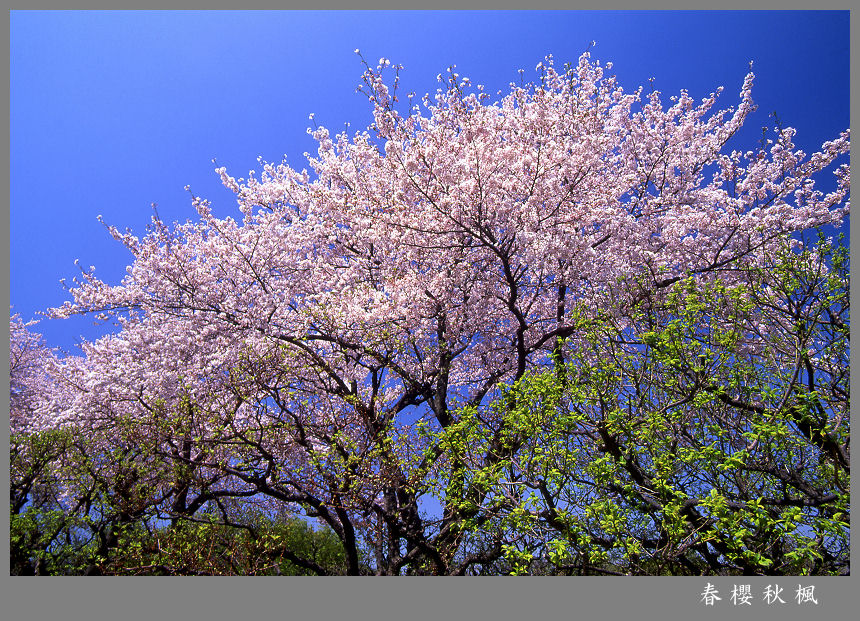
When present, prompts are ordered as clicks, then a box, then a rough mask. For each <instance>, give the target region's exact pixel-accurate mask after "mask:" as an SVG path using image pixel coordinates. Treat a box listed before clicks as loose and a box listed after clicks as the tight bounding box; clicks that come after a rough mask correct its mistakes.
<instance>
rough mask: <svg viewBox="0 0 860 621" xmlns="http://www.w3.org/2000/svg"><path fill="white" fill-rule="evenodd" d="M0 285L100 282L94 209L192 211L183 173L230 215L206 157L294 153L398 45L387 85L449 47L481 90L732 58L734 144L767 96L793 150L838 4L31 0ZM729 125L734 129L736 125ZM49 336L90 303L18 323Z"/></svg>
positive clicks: (814, 136)
mask: <svg viewBox="0 0 860 621" xmlns="http://www.w3.org/2000/svg"><path fill="white" fill-rule="evenodd" d="M10 34H11V40H10V58H11V60H10V71H11V76H10V86H11V95H10V128H11V144H10V156H11V157H10V159H11V170H10V172H11V188H10V223H11V232H10V258H11V273H10V298H11V303H12V305H13V307H14V309H13V310H14V312H18V313H20V314H21V315H22V316H23V317H24V318H31V317H34V316H36V314H37V312H38V311H40V310H44V309H46V308H48V307H51V306H58V305H60V304H62V303H63V301H65V300H66V299H69V296H68V294H67V293H66V292H65V291H64V290H63V289H62V287H61V285H60V284H59V281H60V279H61V278H66V279H68V280H69V281H70V280H71V278H72V277H73V276H75V275H76V274H77V273H78V271H77V268H76V267H75V266H74V261H75V259H79V260H80V262H81V264H82V265H84V266H89V265H95V266H96V270H97V274H98V275H100V276H101V278H103V279H104V280H106V281H107V282H109V283H117V282H119V280H120V279H121V278H122V276H123V275H124V273H125V267H126V266H127V265H128V264H129V261H130V259H131V255H129V254H128V253H127V251H126V250H125V249H124V248H123V247H122V246H121V245H119V244H118V243H117V242H115V241H114V240H113V239H112V238H111V237H110V236H109V235H108V233H107V231H106V230H105V229H104V228H103V227H102V226H101V225H100V224H99V222H98V221H97V216H98V215H99V214H101V215H103V216H104V220H105V222H107V223H109V224H113V225H115V226H117V227H118V228H120V229H123V228H125V227H130V228H131V229H132V230H134V231H135V232H138V233H143V232H144V229H145V226H146V224H147V223H148V222H149V218H150V216H151V214H152V210H151V207H150V204H151V203H157V204H158V211H159V213H160V215H161V217H162V218H163V219H165V220H167V221H174V220H182V221H184V220H186V219H189V218H191V219H193V218H195V216H196V213H195V212H194V210H193V209H192V208H191V205H190V200H189V195H188V193H187V192H186V191H185V190H184V189H183V188H184V186H186V185H190V186H191V189H192V191H193V192H194V193H195V194H197V195H200V196H203V197H205V198H208V199H210V200H212V201H213V203H214V211H215V212H216V214H218V215H222V216H223V215H236V214H238V211H237V210H236V208H235V201H234V199H233V195H232V194H231V193H229V192H228V191H227V190H225V189H223V188H222V187H221V185H220V182H219V180H218V177H217V175H215V173H214V172H213V169H214V167H215V166H214V165H213V164H212V160H213V158H214V159H216V160H217V162H218V165H224V166H226V167H227V169H228V172H229V173H231V174H232V175H234V176H237V177H239V176H243V177H244V176H247V172H248V171H249V170H251V169H258V168H259V165H258V163H257V157H258V156H261V157H262V158H263V159H265V160H267V161H276V162H279V161H281V159H282V157H283V156H284V155H286V156H287V159H288V162H289V163H290V164H291V165H292V166H294V167H296V168H299V169H301V168H303V167H304V165H305V160H304V157H303V155H302V154H303V153H304V152H306V151H310V152H313V151H314V150H315V144H314V143H313V141H312V140H311V138H310V137H309V136H308V135H307V133H306V129H307V127H308V125H309V124H310V121H309V120H308V115H309V114H310V113H314V114H315V121H316V122H317V123H319V124H320V125H325V126H327V127H329V128H330V129H332V130H340V129H342V128H343V127H344V124H345V123H347V122H349V123H350V124H351V130H357V129H360V128H363V127H365V126H366V125H367V123H368V122H369V118H370V108H369V106H368V103H367V101H366V99H365V98H364V97H363V96H362V95H361V94H358V93H356V92H355V88H356V86H357V85H358V84H359V82H360V76H361V72H362V65H361V63H360V60H359V59H358V57H357V56H356V55H355V54H354V53H353V50H354V49H355V48H359V49H361V51H362V54H363V55H364V57H365V58H366V59H367V60H368V61H369V62H372V63H375V62H376V61H377V60H378V59H379V58H380V57H383V56H384V57H386V58H389V59H391V60H392V61H393V62H396V63H400V64H403V65H405V70H404V72H403V73H402V84H403V88H404V92H408V91H415V92H416V93H418V94H419V95H421V94H423V93H425V92H428V91H430V92H432V91H435V89H436V86H437V85H436V75H437V74H439V73H444V71H445V69H446V68H447V67H448V66H450V65H452V64H456V65H457V67H458V71H459V73H460V74H461V75H465V76H468V77H469V78H471V80H472V82H473V83H475V84H484V85H486V86H487V90H488V91H490V92H495V91H496V90H499V89H502V90H505V89H507V85H508V84H509V83H510V82H511V81H518V79H519V76H518V73H517V70H518V69H524V70H525V77H526V79H527V80H530V79H532V78H534V76H535V73H534V67H535V65H536V64H537V63H538V62H539V61H540V60H542V59H543V58H544V56H546V55H547V54H552V55H553V56H554V57H555V59H556V61H557V62H559V63H563V62H565V61H575V60H576V59H577V58H578V57H579V55H580V54H581V53H582V52H583V51H584V50H585V49H586V48H587V46H588V44H589V43H590V42H591V41H592V40H594V41H596V42H597V44H596V46H595V47H594V48H593V49H592V55H593V57H595V58H598V59H600V60H601V63H604V62H606V61H612V62H613V64H614V67H613V72H614V73H615V74H616V75H617V76H618V78H619V81H620V83H621V85H622V86H623V87H624V89H625V90H626V91H632V90H635V89H636V87H638V86H639V85H641V84H646V85H647V83H648V80H649V78H652V77H653V78H655V82H654V85H655V88H657V89H659V90H660V91H662V92H663V93H665V95H666V97H667V98H668V96H669V95H671V94H677V92H678V91H679V90H680V89H682V88H686V89H687V90H689V91H690V93H691V94H692V95H693V96H694V97H697V98H700V97H704V96H706V95H707V94H709V93H710V92H712V91H713V90H714V89H715V88H716V87H718V86H721V85H722V86H725V92H724V93H723V96H722V98H721V105H722V106H729V105H735V104H736V103H737V93H738V91H739V90H740V87H741V84H742V82H743V77H744V75H745V74H746V72H747V70H748V66H749V61H750V60H752V61H754V66H753V70H754V72H755V73H756V75H757V79H756V86H755V89H754V91H753V97H754V99H755V101H756V103H757V104H758V105H759V110H758V112H757V113H756V115H755V116H754V117H753V118H752V119H751V120H750V121H748V124H747V126H746V127H745V129H744V133H743V134H742V135H741V136H739V140H740V144H745V145H746V146H752V145H754V144H755V143H756V142H757V140H758V138H759V136H760V132H761V128H762V126H764V125H769V124H772V121H771V119H769V118H768V114H769V113H770V112H773V111H776V112H777V113H778V115H779V118H780V120H781V122H782V124H783V125H786V126H792V127H796V128H797V129H798V135H797V143H798V145H799V146H801V147H802V148H804V149H805V150H806V151H807V152H810V151H812V150H814V149H816V148H817V147H819V146H820V145H821V143H822V142H824V141H825V140H830V139H833V138H835V137H836V136H837V135H838V133H839V132H840V131H842V130H844V129H845V128H847V127H848V126H849V18H848V12H847V11H841V12H812V13H810V12H769V11H764V12H758V11H748V12H708V11H696V12H597V11H587V12H577V11H571V12H481V11H468V12H466V11H464V12H433V11H408V12H407V11H403V12H376V11H367V12H346V11H331V12H305V11H303V12H263V11H253V12H194V11H170V12H136V11H120V12H99V11H82V12H71V11H69V12H40V11H13V12H12V14H11V18H10ZM744 141H745V142H744ZM37 329H38V330H39V331H40V332H42V333H43V334H44V335H45V336H46V338H47V340H48V342H49V343H50V344H51V345H53V346H59V347H62V348H64V349H66V350H73V349H74V344H75V343H76V342H78V341H79V340H80V338H81V337H82V336H83V337H85V338H88V339H89V338H94V337H96V336H97V335H98V334H100V329H98V328H95V327H93V326H92V322H91V320H89V319H80V320H67V321H48V320H43V321H42V322H41V323H40V325H39V326H38V328H37Z"/></svg>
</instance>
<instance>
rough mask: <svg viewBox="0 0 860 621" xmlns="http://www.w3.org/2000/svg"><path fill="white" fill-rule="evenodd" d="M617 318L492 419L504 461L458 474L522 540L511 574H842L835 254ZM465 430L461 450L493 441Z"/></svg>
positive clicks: (599, 326) (511, 556)
mask: <svg viewBox="0 0 860 621" xmlns="http://www.w3.org/2000/svg"><path fill="white" fill-rule="evenodd" d="M631 311H632V312H631V313H630V314H629V316H628V317H627V318H625V320H624V321H623V322H619V321H617V320H615V319H613V320H602V319H598V320H596V321H595V320H591V321H588V322H587V324H585V325H583V326H582V327H581V331H582V332H583V333H584V334H585V335H586V339H587V344H583V345H581V346H580V347H578V348H577V350H576V351H575V352H573V353H572V354H571V355H570V360H569V361H568V362H567V363H566V364H564V365H563V366H560V367H559V368H557V369H546V370H542V371H535V372H534V373H531V374H527V375H525V376H524V377H523V378H521V379H520V380H519V381H518V382H516V383H515V384H514V385H512V386H511V387H510V388H509V389H508V390H506V391H505V392H504V393H503V395H502V396H501V398H500V399H499V400H498V401H496V402H495V404H494V405H495V407H496V408H497V409H498V410H499V411H500V412H501V413H502V415H503V416H504V417H505V419H506V424H505V427H504V428H505V429H506V431H507V433H508V434H509V437H510V438H513V439H512V440H509V441H514V442H516V443H517V444H518V446H519V449H518V451H517V452H516V453H515V454H511V455H510V456H509V457H508V458H506V459H504V460H501V461H499V462H498V465H497V464H493V466H492V467H490V468H488V467H486V466H484V467H482V466H481V465H480V464H478V463H476V464H474V465H473V466H472V467H471V469H470V470H469V472H468V473H464V475H465V476H469V477H471V479H472V480H473V481H480V485H481V486H483V488H484V489H486V490H487V495H488V496H489V497H492V498H496V499H499V500H498V501H495V503H496V505H497V506H500V507H504V511H503V515H502V517H501V520H502V521H504V522H506V523H508V525H509V528H510V529H511V530H512V531H513V532H516V533H518V534H519V535H520V539H519V540H518V541H517V542H515V543H511V544H508V545H507V547H506V548H505V558H506V559H507V561H508V564H509V566H510V570H511V571H513V572H515V573H538V572H551V573H576V574H587V573H609V574H612V573H625V574H631V573H632V574H673V575H677V574H693V575H700V574H745V575H752V574H768V575H770V574H775V575H796V574H818V575H820V574H842V573H847V572H848V567H849V546H848V544H849V535H848V532H849V518H850V506H849V492H850V485H849V473H850V452H849V438H850V435H849V430H850V420H849V418H850V417H849V398H848V395H849V387H848V379H849V377H848V368H849V367H848V342H849V340H848V339H849V335H848V321H847V320H848V317H847V315H848V259H847V249H846V248H845V247H844V246H835V247H834V246H833V245H832V244H831V243H830V242H826V241H821V242H820V243H819V244H818V245H817V246H816V247H814V248H808V249H805V250H803V251H802V252H791V251H789V250H788V248H786V249H784V250H783V252H781V253H779V254H778V255H776V256H775V257H773V258H772V259H771V260H770V261H769V262H768V263H767V264H766V265H764V266H762V267H757V268H750V269H748V270H746V273H745V279H744V280H743V281H741V282H739V283H738V284H737V285H735V286H732V287H726V286H725V285H724V284H723V283H720V282H715V283H711V284H708V285H704V286H703V285H702V284H701V283H696V282H695V281H694V280H692V279H687V280H683V281H679V282H678V283H676V284H675V285H674V286H673V287H672V290H671V292H670V293H669V295H668V296H666V298H665V299H664V300H662V301H660V302H659V303H656V304H652V303H650V302H648V301H643V302H640V303H639V304H637V305H636V306H635V307H634V308H632V309H631ZM478 417H479V413H478V412H477V411H471V412H464V413H463V420H467V419H473V422H472V423H470V424H469V425H467V426H464V427H463V428H464V429H468V432H467V433H465V434H460V435H458V436H457V439H456V441H457V442H458V443H459V444H460V445H461V446H463V447H464V450H465V447H472V450H474V447H483V446H486V445H487V444H488V443H489V442H491V441H492V439H493V433H494V432H493V430H492V429H491V428H487V427H486V426H484V425H482V424H481V423H480V422H478V420H477V419H478ZM450 435H451V432H449V431H448V430H445V431H444V432H442V433H441V434H440V437H442V436H449V437H450ZM479 450H480V449H479Z"/></svg>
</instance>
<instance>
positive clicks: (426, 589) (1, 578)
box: [0, 0, 860, 621]
mask: <svg viewBox="0 0 860 621" xmlns="http://www.w3.org/2000/svg"><path fill="white" fill-rule="evenodd" d="M15 4H16V5H17V6H14V7H6V8H9V9H10V10H12V9H24V8H25V2H24V1H23V0H19V1H18V2H16V3H15ZM36 4H37V6H32V4H31V3H26V8H27V9H33V8H39V9H42V8H45V9H48V8H61V7H60V6H51V5H57V4H59V3H57V2H54V1H50V2H44V1H43V2H38V3H36ZM79 4H84V5H85V7H76V8H92V9H109V8H113V9H116V8H120V7H117V6H116V4H117V3H106V2H98V1H95V2H93V1H87V2H84V3H79ZM135 4H136V6H131V7H129V8H154V9H171V8H176V7H172V6H166V5H167V3H163V2H154V3H149V2H147V3H146V4H149V5H150V6H147V7H140V4H141V3H135ZM182 4H183V7H182V8H207V9H211V8H217V7H213V6H212V4H216V3H212V2H209V3H201V2H199V0H192V1H191V2H188V1H186V2H183V3H182ZM217 4H223V3H217ZM254 4H255V5H257V6H255V8H277V9H283V8H301V9H308V8H314V9H320V8H324V9H337V8H370V9H399V8H404V7H403V6H402V5H403V4H404V3H402V2H393V1H392V0H370V1H365V2H363V3H362V4H363V5H364V6H361V7H351V6H349V5H347V4H346V3H345V2H343V0H335V2H331V1H326V2H313V1H309V0H301V1H300V2H296V1H295V0H291V2H290V3H289V5H290V6H288V7H285V6H283V5H281V4H280V3H272V2H255V3H254ZM408 4H410V5H412V6H409V7H407V8H422V7H421V6H420V5H416V0H412V1H411V2H410V3H408ZM467 4H468V5H469V6H467V7H464V6H463V3H462V2H458V3H454V2H449V1H444V0H442V1H437V2H434V3H433V8H434V9H462V8H469V9H503V8H504V9H512V8H513V9H516V8H522V6H519V7H518V6H516V4H518V3H513V2H511V1H510V0H507V1H503V2H493V3H489V2H487V1H486V0H477V1H474V0H473V1H471V2H468V3H467ZM657 4H659V5H660V8H668V9H690V8H691V7H690V3H689V2H679V1H677V0H658V2H657ZM697 4H698V6H702V8H704V6H703V5H702V4H701V3H697ZM725 4H730V6H722V7H719V8H720V9H734V10H737V9H750V8H755V9H765V8H780V9H786V8H813V7H809V6H807V7H797V6H790V7H786V6H785V3H781V4H776V3H774V2H772V0H764V2H760V1H756V2H755V5H756V6H754V7H750V6H749V3H748V2H747V3H741V2H731V3H725ZM761 4H765V6H761ZM791 4H792V5H794V4H795V3H791ZM828 4H831V3H828ZM832 4H833V6H827V7H820V6H818V7H814V8H816V9H821V8H827V9H841V10H850V9H851V8H852V7H851V3H847V2H838V3H832ZM189 5H190V6H189ZM261 5H263V6H261ZM266 5H268V6H266ZM338 5H346V6H338ZM538 5H540V6H534V5H530V6H529V8H532V9H536V8H541V9H545V8H546V9H574V8H577V9H578V8H588V7H579V6H571V5H570V4H569V3H561V2H559V1H558V0H551V1H550V2H539V3H538ZM619 5H620V6H619ZM649 5H651V6H649V7H647V8H649V9H653V8H655V7H654V6H653V5H654V3H653V2H652V3H649ZM732 5H733V6H732ZM234 6H235V5H234ZM65 8H68V7H65ZM225 8H226V7H225ZM423 8H428V7H427V6H426V5H425V7H423ZM600 8H601V9H622V8H624V9H629V8H636V9H641V8H643V7H641V6H640V5H637V4H636V3H634V2H631V1H630V0H625V1H623V2H611V3H609V6H602V7H600ZM708 8H709V9H711V8H713V7H708ZM858 15H860V13H858V12H857V11H853V12H852V14H851V16H850V23H851V30H852V31H853V32H857V27H858V19H860V17H858ZM5 19H6V24H7V27H6V33H7V34H8V32H9V14H8V13H6V16H5ZM7 49H8V48H7ZM851 60H852V64H853V66H854V67H856V66H857V46H856V45H855V44H853V42H852V45H851ZM4 71H8V65H5V66H4ZM855 73H856V70H855V71H853V72H852V80H851V86H852V88H851V92H852V98H853V99H852V101H853V105H852V109H851V111H852V118H854V116H855V115H854V111H855V109H856V105H857V95H856V90H855V87H856V80H855V79H854V78H855V75H854V74H855ZM7 78H8V74H7ZM5 84H7V85H8V84H9V81H8V79H7V80H6V81H5ZM8 102H9V100H8V99H7V100H6V105H7V106H8ZM7 110H8V107H7ZM5 129H7V130H8V125H7V126H6V128H5ZM6 140H7V145H8V134H6ZM8 154H9V151H8V149H7V150H5V151H4V152H3V154H2V157H3V159H4V160H6V158H7V157H8ZM856 159H857V158H856V157H852V164H856ZM5 164H6V165H4V166H2V167H0V175H2V177H0V181H2V182H3V183H4V187H6V188H8V187H9V185H8V184H9V166H8V161H5ZM7 196H8V195H7ZM5 203H6V205H7V208H8V199H7V200H6V201H5ZM8 214H9V211H8V210H7V211H6V217H5V218H4V219H3V220H2V226H0V235H2V237H0V239H2V242H3V245H4V246H5V247H6V248H8V247H9V239H10V238H9V236H10V231H9V219H8ZM854 229H855V227H854V226H851V227H850V231H851V233H854ZM856 254H857V253H856V252H855V250H854V248H852V250H851V257H852V260H856V259H857V257H856ZM8 261H9V255H8V254H3V256H2V264H3V266H4V270H3V280H4V282H3V286H2V287H0V296H2V297H0V301H2V304H3V305H5V307H6V308H8V307H9V286H8V274H9V265H8ZM851 297H852V298H855V297H856V294H855V293H854V292H853V291H852V295H851ZM854 301H855V302H856V300H854ZM854 332H855V330H854V329H853V328H852V333H854ZM855 337H856V335H855ZM0 341H2V343H0V345H2V347H3V350H2V353H0V375H5V376H8V366H7V365H8V362H7V360H8V356H7V355H6V353H7V348H8V341H7V340H5V339H2V340H0ZM854 360H855V357H854V356H852V366H853V363H854ZM858 381H860V380H858V379H857V378H856V377H855V378H854V379H853V380H852V384H856V382H858ZM853 388H854V392H855V393H856V391H857V386H856V385H855V386H853ZM0 409H2V411H3V417H2V421H3V424H0V441H3V442H8V437H9V436H8V434H9V427H8V425H7V424H6V422H5V421H7V420H8V403H7V402H5V401H2V404H0ZM852 418H856V417H855V416H854V414H853V412H852ZM856 422H857V421H856V420H855V423H856ZM7 459H8V458H6V457H5V456H4V458H3V460H2V474H3V476H0V489H2V490H3V495H4V497H5V495H6V491H7V486H8V482H7V480H8V479H7V477H6V476H5V475H7V474H8V468H9V465H8V461H7ZM855 496H856V495H855ZM856 503H857V501H856V497H855V498H853V499H852V507H853V509H854V512H855V513H856V509H857V506H856ZM2 505H3V506H2V519H3V521H4V523H6V524H8V513H7V512H8V505H6V503H5V502H4V503H2ZM8 546H9V541H8V538H7V537H6V536H5V535H4V536H2V537H0V557H2V558H5V556H6V555H8ZM3 571H4V572H5V570H3ZM708 584H712V585H714V588H716V589H717V590H718V591H719V596H720V597H722V598H723V599H722V600H721V601H719V602H717V605H715V606H705V605H704V603H703V602H702V601H701V597H702V593H703V591H704V590H705V588H706V586H707V585H708ZM746 584H748V585H750V587H751V592H752V594H753V605H752V606H734V605H733V604H732V603H731V593H732V588H733V587H734V586H735V585H738V586H739V585H746ZM768 584H775V585H779V586H780V587H781V588H782V589H783V592H782V598H783V599H784V600H785V601H786V603H785V604H775V605H772V606H767V605H766V604H765V603H764V602H763V601H762V599H761V598H762V595H761V594H762V592H763V591H764V589H765V588H766V586H767V585H768ZM799 585H802V586H812V585H814V586H815V596H816V598H817V600H818V602H819V603H818V605H811V604H803V605H799V604H797V602H796V600H795V599H794V592H795V590H796V589H797V587H798V586H799ZM858 586H860V584H858V578H857V575H854V576H849V577H813V578H808V579H804V578H782V577H781V578H773V579H768V578H760V577H748V578H722V577H716V578H715V577H710V578H708V577H705V578H688V577H660V578H658V577H636V578H616V577H602V578H598V577H580V578H574V579H572V578H553V577H541V578H534V577H532V578H517V579H515V578H508V577H497V578H459V579H458V578H424V579H421V580H416V579H409V578H390V579H384V580H375V579H373V578H351V579H348V578H328V579H325V580H324V579H322V578H303V577H300V578H289V579H286V580H285V579H284V578H256V579H253V580H252V579H251V578H232V579H229V580H228V579H226V578H221V579H219V578H214V577H213V578H185V577H179V578H149V579H145V580H131V579H124V578H107V577H105V578H98V579H87V578H83V577H69V578H41V579H38V580H36V579H27V578H23V577H10V576H8V575H5V574H2V575H0V611H2V616H3V617H4V618H9V619H31V618H32V619H51V618H63V619H67V618H69V617H71V618H74V619H77V618H82V619H93V620H100V619H150V618H179V619H186V620H190V619H207V620H209V619H216V620H217V619H243V618H263V619H269V618H272V619H293V618H296V619H308V618H309V619H332V618H338V617H341V618H344V617H347V618H350V619H351V618H356V617H357V618H359V619H364V618H369V619H434V620H438V619H440V618H452V619H459V618H468V619H529V618H537V619H542V618H561V619H581V618H584V619H593V618H601V619H602V618H605V619H625V618H642V617H645V618H647V619H650V618H652V617H653V618H655V619H665V620H672V619H703V620H707V619H753V618H754V619H756V621H768V620H770V619H779V620H780V621H790V620H792V619H810V618H821V619H841V618H850V616H852V615H851V614H850V610H851V609H852V608H853V606H852V604H859V603H860V589H858ZM855 614H856V612H855Z"/></svg>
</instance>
